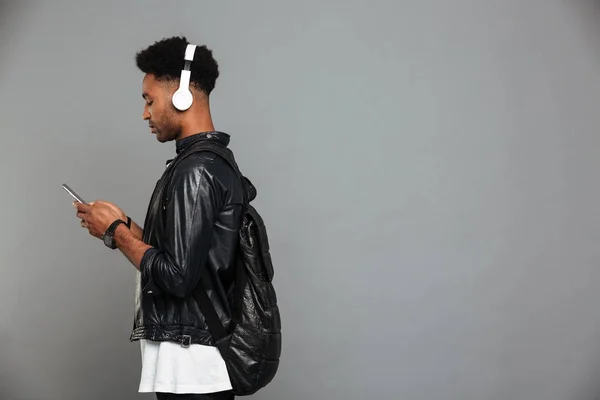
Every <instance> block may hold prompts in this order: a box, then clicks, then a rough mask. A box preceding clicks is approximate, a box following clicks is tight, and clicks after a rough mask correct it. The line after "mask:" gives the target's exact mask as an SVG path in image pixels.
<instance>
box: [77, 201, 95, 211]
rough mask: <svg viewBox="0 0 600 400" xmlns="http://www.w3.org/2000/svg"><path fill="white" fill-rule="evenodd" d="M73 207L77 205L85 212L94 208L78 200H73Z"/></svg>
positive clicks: (79, 209) (78, 208) (78, 209)
mask: <svg viewBox="0 0 600 400" xmlns="http://www.w3.org/2000/svg"><path fill="white" fill-rule="evenodd" d="M73 207H75V209H77V211H81V212H84V213H86V212H89V211H90V210H91V209H92V207H91V206H90V205H89V204H83V203H80V202H78V201H75V202H73Z"/></svg>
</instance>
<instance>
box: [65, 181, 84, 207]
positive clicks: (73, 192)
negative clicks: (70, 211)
mask: <svg viewBox="0 0 600 400" xmlns="http://www.w3.org/2000/svg"><path fill="white" fill-rule="evenodd" d="M62 187H63V189H65V190H66V191H67V193H69V194H70V195H71V197H73V198H74V199H75V200H76V201H78V202H80V203H83V204H87V203H86V202H85V201H84V200H83V199H82V198H81V197H80V196H79V195H78V194H77V193H75V191H74V190H73V189H71V188H70V187H69V185H67V184H66V183H63V185H62Z"/></svg>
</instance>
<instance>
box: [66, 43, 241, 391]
mask: <svg viewBox="0 0 600 400" xmlns="http://www.w3.org/2000/svg"><path fill="white" fill-rule="evenodd" d="M136 63H137V67H138V68H139V69H140V70H141V72H143V73H144V77H143V82H142V97H143V98H144V100H145V105H144V111H143V114H142V117H143V119H144V121H147V122H148V126H149V128H150V130H151V131H152V133H153V134H154V135H156V139H157V140H158V141H159V142H161V143H165V142H175V153H176V154H174V157H176V155H177V154H179V153H181V152H182V151H183V150H184V149H185V148H187V147H188V146H190V145H192V144H193V143H195V142H197V141H203V140H212V141H218V142H221V143H222V144H224V145H227V144H228V143H229V139H230V137H229V135H228V134H226V133H224V132H220V131H217V130H215V127H214V125H213V121H212V118H211V113H210V107H209V96H210V94H211V92H212V90H213V89H214V87H215V82H216V80H217V78H218V76H219V68H218V64H217V62H216V61H215V59H214V58H213V54H212V51H211V50H209V49H208V48H207V47H206V46H194V45H190V43H188V41H187V39H186V38H185V37H172V38H166V39H163V40H160V41H158V42H156V43H154V44H152V45H151V46H149V47H147V48H146V49H144V50H142V51H140V52H139V53H138V54H137V55H136ZM182 71H183V72H182ZM180 77H183V78H184V79H182V80H181V81H180ZM188 78H189V85H188V82H187V79H188ZM180 85H181V86H182V89H183V90H182V91H179V89H180ZM188 87H189V92H187V93H186V89H187V88H188ZM166 168H167V169H168V168H169V166H168V162H167V167H166ZM171 182H172V183H171V184H170V185H169V186H168V190H167V192H166V193H167V199H168V201H166V203H165V204H164V205H163V206H162V207H160V208H162V210H161V209H158V210H153V209H152V208H151V207H149V208H148V213H147V215H146V221H145V223H144V226H143V228H142V226H141V225H138V224H137V223H136V222H134V221H131V219H130V218H129V217H128V216H127V214H126V213H125V212H124V211H122V210H121V209H120V208H119V207H117V206H116V205H114V204H112V203H108V202H105V201H95V202H92V203H90V204H81V203H75V207H76V208H77V217H78V218H80V219H81V226H82V227H84V228H86V229H87V230H88V231H89V233H90V234H91V235H92V236H94V237H97V238H99V239H102V240H103V241H104V244H105V245H106V246H108V247H109V248H112V249H119V250H120V251H121V252H122V253H123V254H124V255H125V257H127V259H128V260H129V261H130V262H131V263H132V264H133V265H134V266H135V267H136V268H137V269H138V270H139V273H138V282H137V292H136V301H135V318H134V326H133V331H132V334H131V340H132V341H140V343H141V351H142V369H141V379H140V384H139V392H146V393H147V392H153V393H156V397H157V399H177V398H185V399H215V400H216V399H233V398H234V395H233V394H232V391H231V389H232V387H231V383H230V380H229V376H228V372H227V369H226V366H225V362H224V360H223V358H222V356H221V354H220V353H219V351H218V349H217V348H216V347H215V346H214V345H213V344H212V342H211V338H210V332H209V330H208V327H207V325H206V321H205V318H204V316H203V315H202V313H201V312H200V309H199V307H198V304H197V303H196V300H195V299H194V296H193V295H192V293H193V291H194V289H195V288H196V286H197V285H198V283H199V280H200V274H206V276H203V278H204V279H206V281H205V282H209V283H208V284H207V285H208V287H207V293H208V294H209V298H210V300H211V302H212V303H213V305H214V307H215V310H216V311H217V314H218V316H219V318H220V319H221V321H222V322H223V324H224V325H225V326H226V325H227V324H228V323H229V322H230V318H231V310H230V307H229V305H228V302H227V296H228V294H227V293H228V291H229V288H230V287H231V285H232V283H233V282H232V281H233V275H232V274H233V271H234V262H235V261H234V260H235V253H236V249H237V245H238V243H239V236H238V230H239V228H240V223H241V216H242V212H243V208H242V206H243V202H244V195H243V190H244V188H243V187H242V183H241V182H240V180H239V178H238V177H237V175H236V173H235V171H234V170H233V169H232V168H231V167H230V166H229V165H228V164H227V162H226V161H225V160H223V159H222V158H220V157H219V156H216V155H215V154H213V153H211V152H205V151H201V152H195V153H193V154H192V155H190V156H189V157H187V158H185V159H183V160H182V161H181V163H179V164H178V165H177V166H176V167H175V169H174V171H173V175H172V180H171ZM153 196H154V195H153ZM151 204H152V200H151ZM207 277H208V278H207Z"/></svg>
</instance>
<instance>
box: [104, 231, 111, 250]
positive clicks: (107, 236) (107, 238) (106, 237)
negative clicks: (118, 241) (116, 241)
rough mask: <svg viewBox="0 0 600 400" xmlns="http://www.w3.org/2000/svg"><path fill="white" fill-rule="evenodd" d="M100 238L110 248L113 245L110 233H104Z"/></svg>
mask: <svg viewBox="0 0 600 400" xmlns="http://www.w3.org/2000/svg"><path fill="white" fill-rule="evenodd" d="M102 240H103V241H104V244H105V245H106V246H108V247H110V248H112V247H113V238H112V235H110V234H108V233H105V234H104V236H103V237H102Z"/></svg>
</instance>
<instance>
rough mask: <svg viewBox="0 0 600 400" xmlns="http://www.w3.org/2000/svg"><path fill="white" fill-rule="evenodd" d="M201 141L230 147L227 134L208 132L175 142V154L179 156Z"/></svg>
mask: <svg viewBox="0 0 600 400" xmlns="http://www.w3.org/2000/svg"><path fill="white" fill-rule="evenodd" d="M200 140H216V141H218V142H221V143H223V144H224V145H225V146H227V145H229V140H230V136H229V135H228V134H226V133H225V132H220V131H208V132H200V133H196V134H194V135H191V136H188V137H185V138H183V139H179V140H177V141H176V142H175V152H176V153H177V154H179V153H181V152H182V151H183V150H185V149H186V148H187V147H188V146H190V145H191V144H192V143H196V142H197V141H200Z"/></svg>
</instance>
